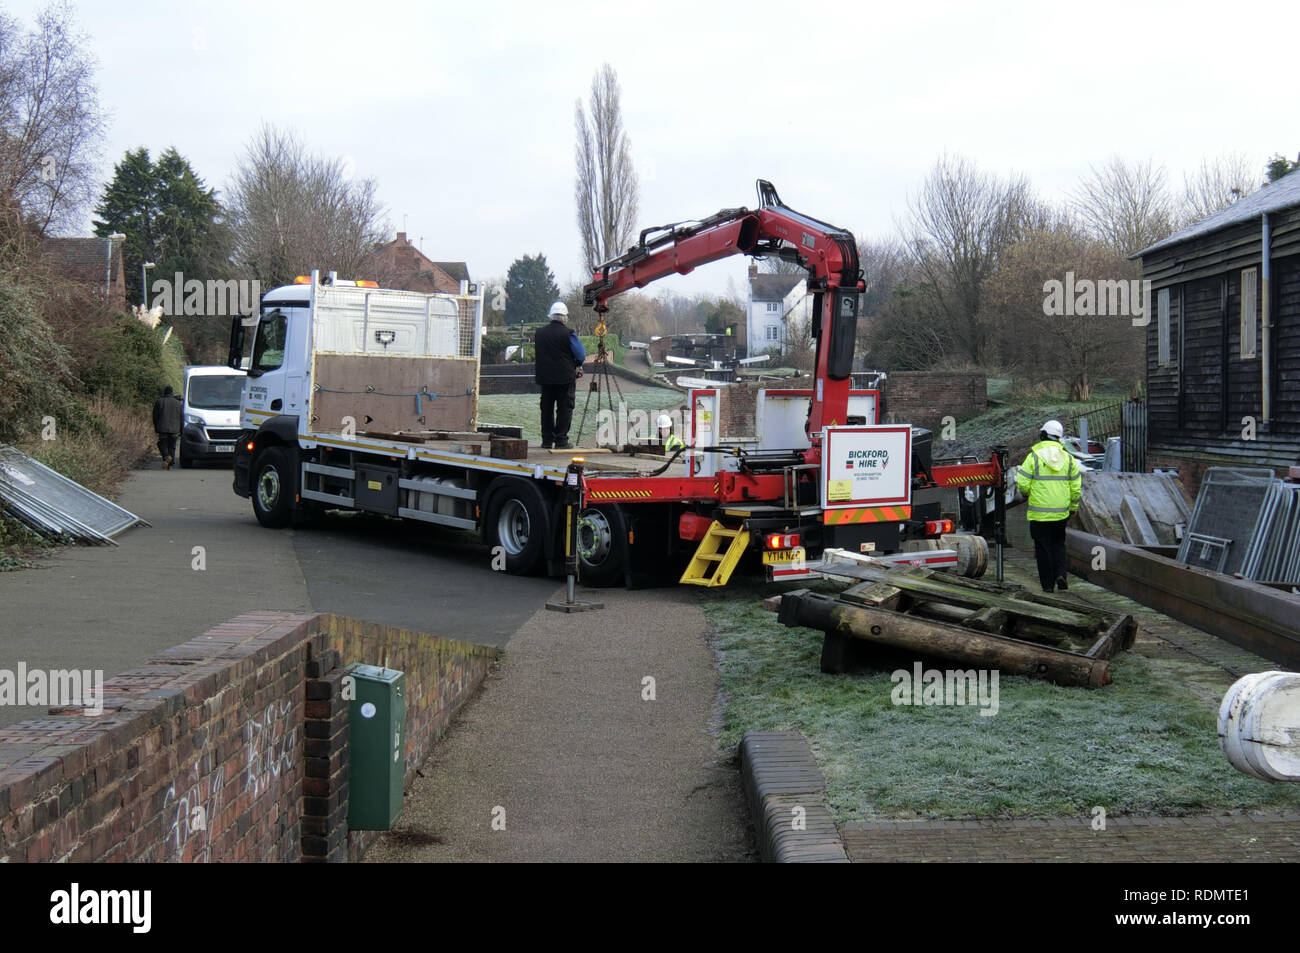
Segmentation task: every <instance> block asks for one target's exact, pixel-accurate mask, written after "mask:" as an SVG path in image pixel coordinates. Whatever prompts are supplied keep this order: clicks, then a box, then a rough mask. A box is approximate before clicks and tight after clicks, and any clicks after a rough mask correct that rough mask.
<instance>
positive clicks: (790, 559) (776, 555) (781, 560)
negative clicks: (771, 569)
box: [763, 546, 808, 566]
mask: <svg viewBox="0 0 1300 953" xmlns="http://www.w3.org/2000/svg"><path fill="white" fill-rule="evenodd" d="M807 558H808V557H807V554H806V553H805V552H804V548H803V547H802V546H796V547H795V548H794V549H776V550H772V551H770V552H765V553H763V565H764V566H789V565H790V564H792V563H801V562H804V561H805V560H806V559H807Z"/></svg>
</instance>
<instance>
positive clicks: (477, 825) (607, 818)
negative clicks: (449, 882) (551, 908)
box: [366, 589, 756, 862]
mask: <svg viewBox="0 0 1300 953" xmlns="http://www.w3.org/2000/svg"><path fill="white" fill-rule="evenodd" d="M558 595H560V593H559V592H558V591H557V596H558ZM579 598H597V599H600V600H603V601H604V602H605V605H606V608H605V609H604V610H601V611H596V612H587V613H575V614H572V615H565V614H563V613H559V612H548V611H546V610H545V609H542V610H540V611H538V612H537V613H536V614H535V615H534V616H533V617H532V618H531V619H529V620H528V621H527V622H526V623H525V624H524V626H523V628H522V629H520V631H519V632H518V634H516V635H515V637H514V638H513V639H512V640H511V642H510V645H509V647H508V649H507V650H506V655H505V659H504V661H503V662H502V663H501V668H500V670H499V672H497V673H495V674H494V675H492V676H489V678H488V680H487V681H486V682H485V683H484V685H483V688H482V690H481V691H480V693H479V696H478V697H477V698H476V699H475V700H474V701H473V702H471V703H470V705H469V706H468V707H467V708H466V710H464V711H463V712H462V713H461V714H460V716H459V718H458V720H457V722H456V723H455V724H454V725H453V726H452V728H451V730H450V731H449V732H448V734H447V735H446V737H444V738H443V739H442V740H441V741H440V742H439V743H438V745H437V746H436V747H435V748H434V751H433V755H432V756H431V758H430V759H429V761H428V762H426V763H425V765H424V767H423V769H422V772H421V773H422V774H423V777H422V778H417V779H416V783H415V785H414V786H413V789H412V790H411V791H410V793H409V794H408V796H407V799H406V805H405V808H404V811H403V815H402V817H401V819H400V821H399V827H398V829H397V830H395V831H392V832H390V833H388V834H385V835H384V836H383V838H381V840H380V841H379V843H378V844H376V845H375V847H374V848H372V849H371V851H370V852H369V854H368V855H367V858H366V859H367V860H368V861H715V862H725V861H748V860H753V859H756V855H755V854H754V852H753V848H752V846H751V842H750V836H751V835H750V833H749V819H748V815H747V812H746V809H745V805H744V799H743V795H742V793H741V790H740V780H739V774H738V772H737V771H736V768H735V767H734V765H731V764H724V763H720V761H719V757H720V755H719V752H718V750H717V748H716V747H715V745H714V741H713V737H712V736H711V735H710V734H709V731H708V726H709V723H710V720H711V718H713V717H714V705H715V699H716V697H717V674H716V672H715V670H714V664H713V656H712V652H711V651H710V650H709V648H708V647H707V646H706V644H705V642H704V632H705V628H706V624H705V619H704V615H703V613H702V612H700V610H699V609H698V608H696V607H695V606H693V605H692V604H691V600H690V596H689V594H685V593H681V592H679V591H676V590H672V589H658V590H651V591H635V592H628V591H625V590H621V589H617V590H602V591H599V592H588V593H586V595H585V596H583V595H580V596H579ZM646 678H653V679H654V684H653V688H654V695H655V698H654V700H647V699H644V698H643V697H642V695H643V692H644V691H645V688H644V687H643V686H645V685H646V684H647V683H645V682H644V680H645V679H646ZM494 818H495V819H497V826H500V824H501V822H502V821H504V830H499V829H495V828H494V824H493V822H494Z"/></svg>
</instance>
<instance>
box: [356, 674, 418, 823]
mask: <svg viewBox="0 0 1300 953" xmlns="http://www.w3.org/2000/svg"><path fill="white" fill-rule="evenodd" d="M347 674H348V675H350V676H351V677H352V678H353V679H354V681H353V685H354V686H355V689H356V691H355V693H354V696H353V698H352V700H351V702H350V706H351V707H350V708H349V710H348V730H349V732H350V734H351V741H350V743H349V752H350V755H349V758H350V760H349V762H348V829H349V830H353V831H386V830H389V829H390V828H392V826H393V822H394V821H395V820H397V815H398V814H400V813H401V812H402V780H403V775H404V774H405V771H406V758H405V752H406V674H405V673H404V672H399V671H398V670H397V669H394V668H379V667H377V666H374V665H362V664H361V663H359V662H358V663H356V664H353V665H349V666H348V670H347Z"/></svg>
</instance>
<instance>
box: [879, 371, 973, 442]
mask: <svg viewBox="0 0 1300 953" xmlns="http://www.w3.org/2000/svg"><path fill="white" fill-rule="evenodd" d="M986 387H987V384H986V380H985V377H984V375H983V374H968V373H945V372H938V371H895V372H893V373H891V374H890V375H889V376H888V378H887V379H886V380H885V382H884V383H883V385H882V388H881V389H882V390H883V392H884V399H885V410H884V413H883V414H882V416H881V422H882V423H898V424H912V425H913V426H917V427H925V428H927V429H929V430H937V429H938V428H939V427H941V426H942V422H943V418H944V417H948V416H951V417H953V418H955V419H956V420H963V419H965V418H967V417H973V416H974V415H975V414H978V413H982V412H983V411H984V410H986V409H987V408H988V398H987V392H986Z"/></svg>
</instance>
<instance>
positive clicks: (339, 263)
mask: <svg viewBox="0 0 1300 953" xmlns="http://www.w3.org/2000/svg"><path fill="white" fill-rule="evenodd" d="M375 190H376V184H375V181H374V180H373V179H356V178H353V177H352V175H351V172H350V170H349V169H348V166H347V163H345V162H344V161H343V160H342V159H325V158H322V157H320V156H315V155H311V154H309V153H308V152H307V149H306V147H305V146H304V145H303V143H302V142H301V140H299V139H298V138H297V137H296V136H295V135H294V134H292V133H289V132H282V131H280V130H278V129H275V128H274V127H272V126H269V125H264V126H262V128H261V129H259V130H258V132H257V134H256V135H255V136H254V137H253V140H252V142H251V143H250V144H249V146H248V149H247V150H246V152H245V153H244V157H243V159H242V160H241V161H240V164H239V166H238V167H237V168H236V170H235V175H234V180H233V182H232V184H231V186H230V189H229V191H228V194H229V208H230V220H231V225H232V228H233V232H234V235H235V247H234V258H235V261H236V262H237V263H238V265H239V266H240V267H243V268H246V269H248V270H249V271H251V272H252V273H253V274H254V275H256V276H257V277H258V278H259V279H261V280H262V282H263V283H268V284H282V283H284V282H287V281H291V280H292V279H293V277H294V276H295V275H299V274H306V273H309V272H310V271H311V270H312V269H313V268H318V269H320V270H321V271H328V270H334V271H337V272H338V273H339V274H340V276H344V277H353V276H356V277H365V276H364V275H363V274H362V272H363V271H365V270H366V268H367V267H368V265H369V262H370V260H371V257H372V255H373V254H374V248H375V245H376V244H377V243H378V242H379V241H380V240H381V239H382V238H383V236H384V234H385V229H384V228H383V226H382V224H381V222H380V217H381V215H382V214H383V208H382V206H381V205H380V204H379V201H378V199H377V198H376V197H375Z"/></svg>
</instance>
